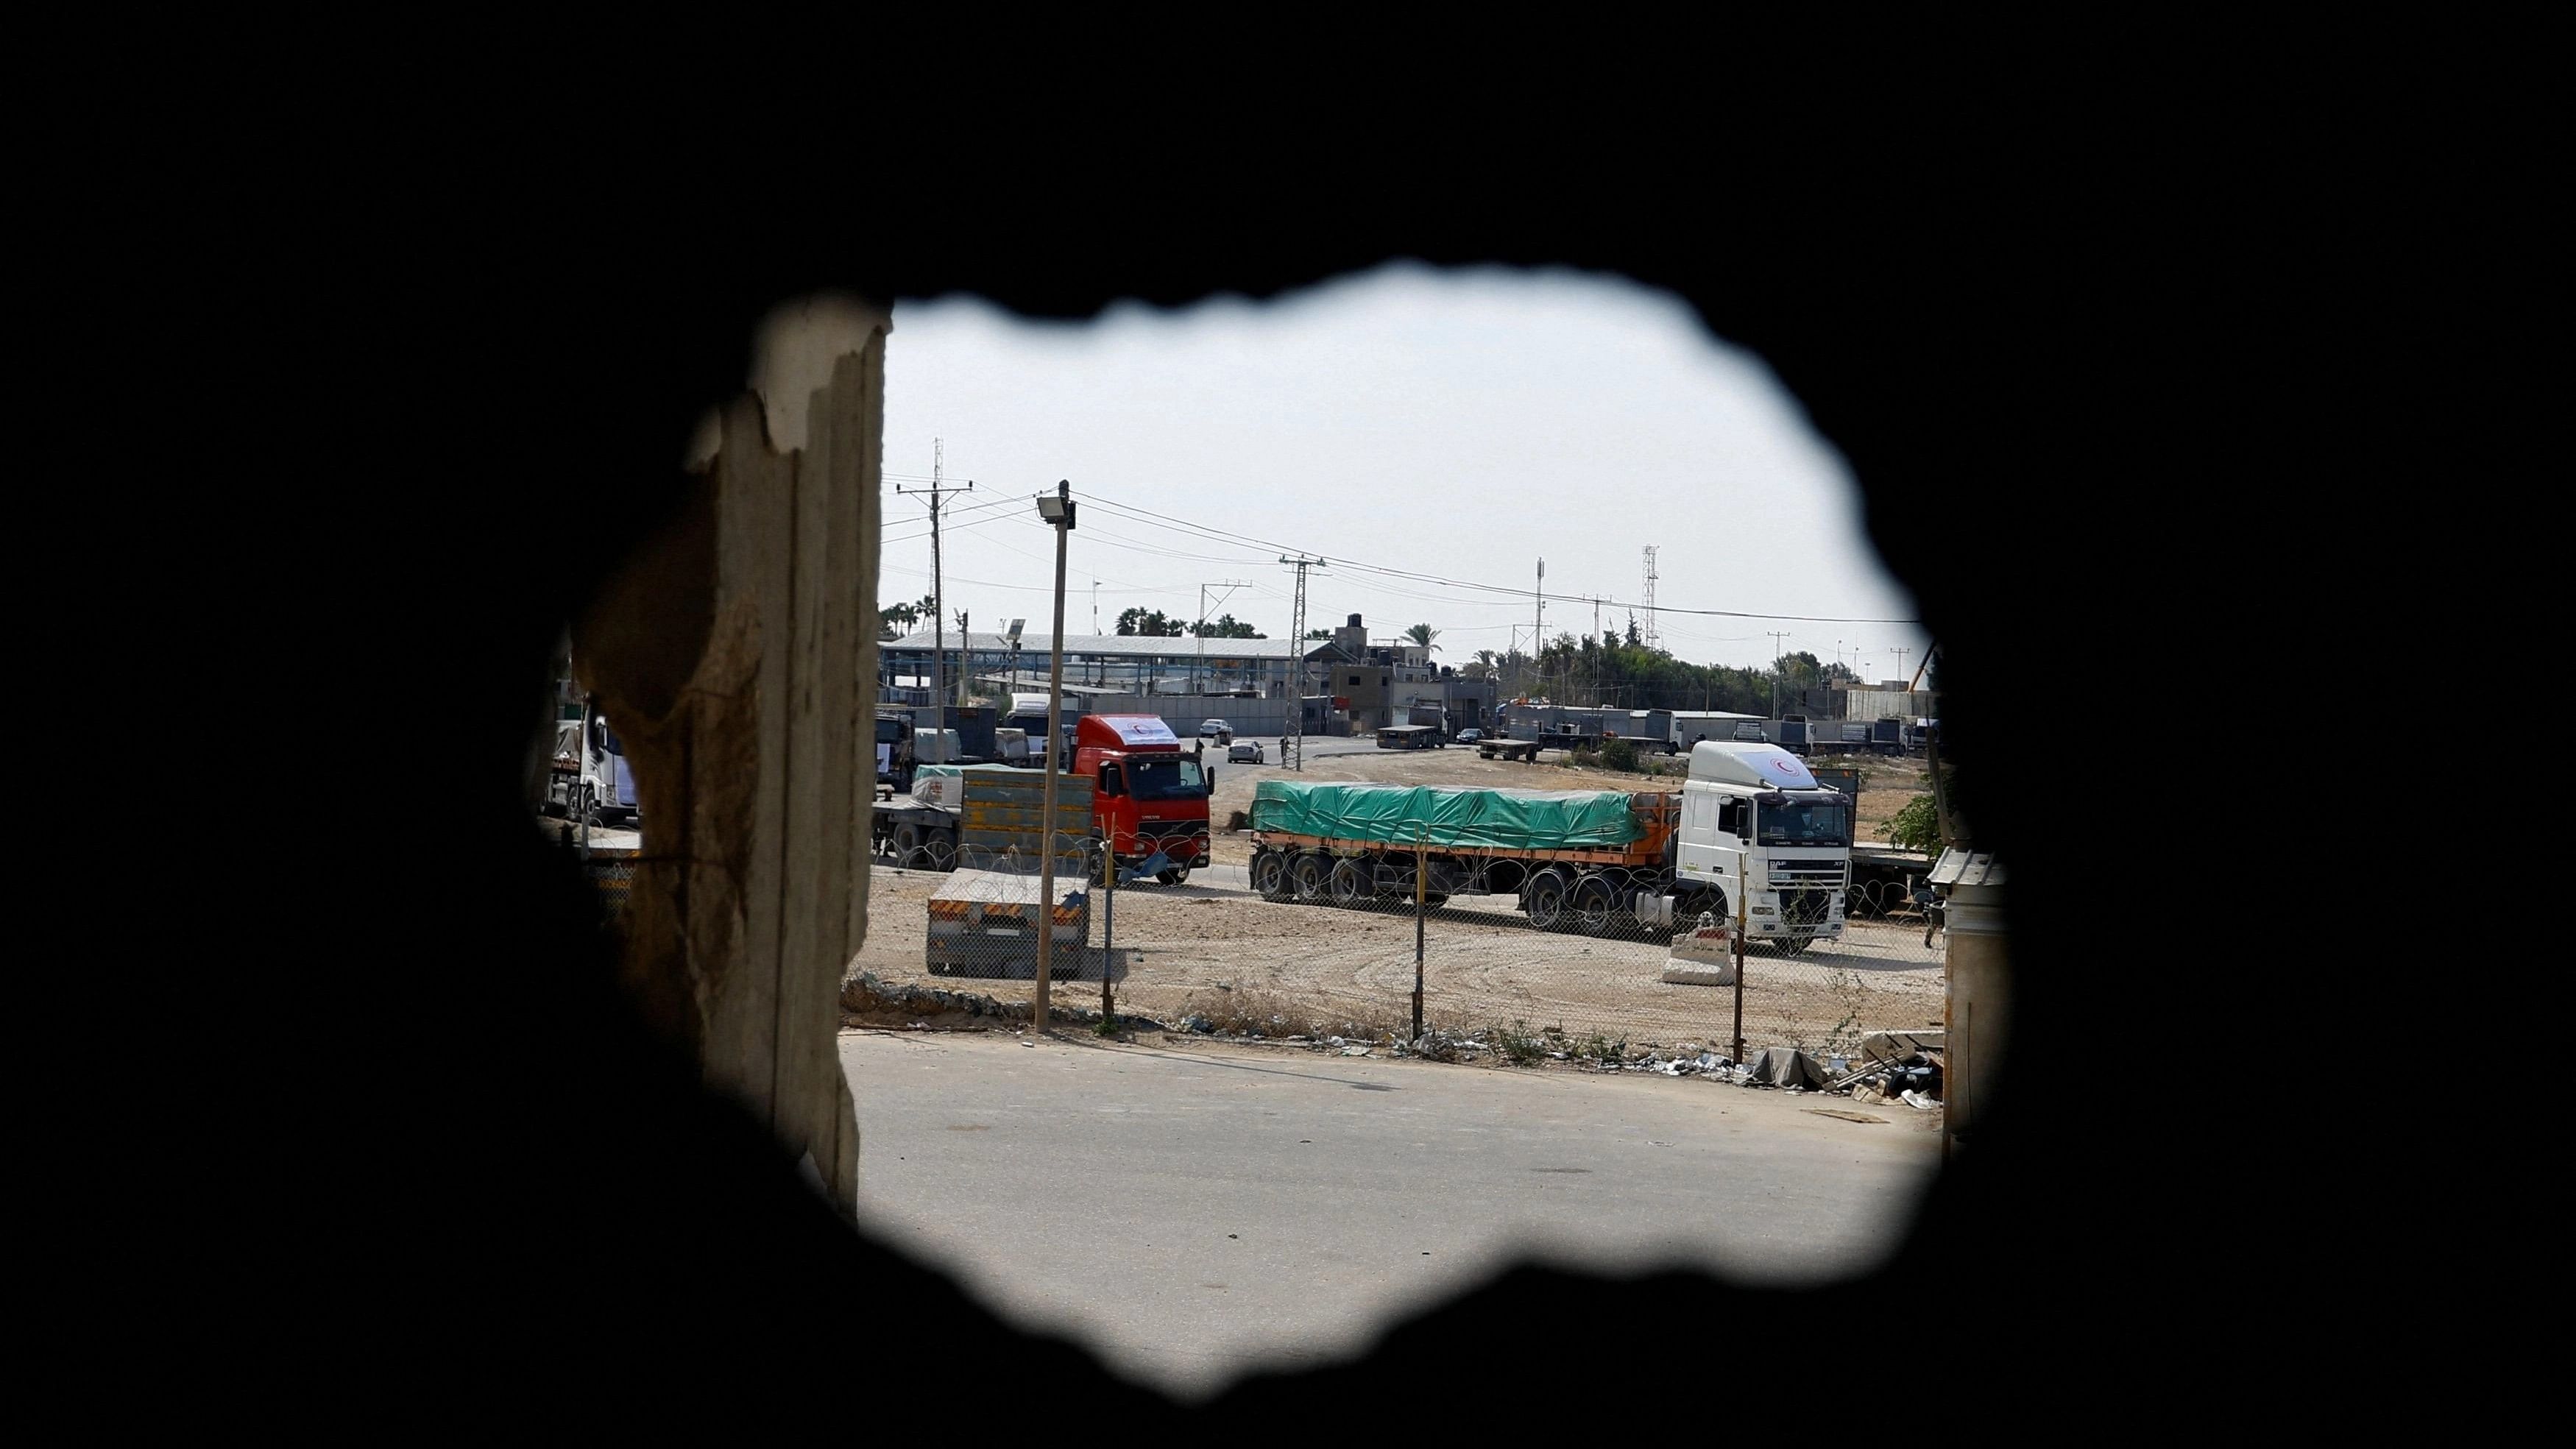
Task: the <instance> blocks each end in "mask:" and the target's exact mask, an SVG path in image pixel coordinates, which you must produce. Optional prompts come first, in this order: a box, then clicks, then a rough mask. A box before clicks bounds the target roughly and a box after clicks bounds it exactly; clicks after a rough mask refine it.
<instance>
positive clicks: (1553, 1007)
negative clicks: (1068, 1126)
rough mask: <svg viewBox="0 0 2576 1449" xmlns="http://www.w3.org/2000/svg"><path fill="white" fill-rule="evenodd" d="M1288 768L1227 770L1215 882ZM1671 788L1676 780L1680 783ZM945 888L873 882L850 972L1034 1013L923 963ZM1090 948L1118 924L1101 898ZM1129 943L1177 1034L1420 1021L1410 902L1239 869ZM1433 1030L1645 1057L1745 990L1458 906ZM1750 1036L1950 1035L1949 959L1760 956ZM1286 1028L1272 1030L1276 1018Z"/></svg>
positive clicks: (1133, 1003)
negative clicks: (1377, 902)
mask: <svg viewBox="0 0 2576 1449" xmlns="http://www.w3.org/2000/svg"><path fill="white" fill-rule="evenodd" d="M1864 768H1866V769H1868V770H1870V771H1871V775H1870V778H1869V779H1868V781H1867V782H1866V783H1865V785H1864V787H1863V791H1862V794H1861V799H1860V819H1861V823H1862V831H1861V833H1862V838H1863V839H1871V838H1874V835H1875V826H1876V825H1877V823H1878V822H1880V821H1882V820H1885V819H1886V818H1887V817H1889V816H1891V815H1893V814H1894V813H1895V812H1896V811H1897V810H1898V809H1900V808H1902V807H1903V805H1904V804H1905V802H1906V801H1907V800H1908V799H1910V798H1911V797H1912V795H1913V794H1914V793H1915V792H1914V789H1913V788H1911V787H1912V786H1914V785H1915V784H1917V783H1919V782H1920V780H1921V779H1922V767H1921V764H1920V762H1917V761H1911V760H1870V761H1867V762H1864ZM1281 773H1282V772H1281V771H1280V770H1279V769H1278V767H1277V766H1276V765H1275V764H1272V765H1266V766H1251V765H1220V766H1219V767H1218V775H1217V794H1216V798H1215V800H1214V801H1212V802H1211V814H1212V818H1213V820H1214V821H1215V822H1216V824H1217V825H1218V827H1219V829H1218V832H1217V833H1216V834H1215V835H1214V837H1213V839H1212V841H1211V846H1210V853H1211V855H1212V856H1213V857H1214V859H1215V862H1216V864H1217V865H1218V866H1219V867H1226V866H1233V867H1238V868H1239V867H1242V866H1244V865H1246V864H1248V863H1249V861H1250V859H1251V853H1252V840H1251V837H1250V836H1249V835H1248V834H1241V833H1231V834H1230V833H1227V832H1225V831H1224V830H1223V828H1222V827H1223V825H1224V822H1225V820H1226V819H1227V818H1228V816H1229V814H1230V813H1231V812H1233V811H1236V810H1245V809H1248V808H1249V807H1250V805H1251V803H1252V794H1253V789H1254V787H1255V785H1256V784H1257V783H1258V782H1259V781H1260V780H1262V779H1266V778H1276V777H1278V776H1280V774H1281ZM1303 778H1306V779H1313V780H1387V781H1398V782H1403V783H1412V784H1444V785H1514V786H1524V787H1528V788H1533V789H1649V788H1654V787H1655V785H1656V783H1657V781H1656V780H1655V779H1654V778H1653V777H1648V776H1643V775H1626V774H1618V773H1613V772H1608V771H1600V770H1580V769H1574V768H1570V767H1566V766H1562V765H1557V764H1553V763H1549V764H1540V765H1523V764H1513V763H1506V762H1503V761H1498V760H1485V759H1480V758H1478V757H1477V754H1476V752H1475V751H1474V750H1473V749H1472V748H1461V747H1455V746H1453V747H1451V748H1449V749H1446V750H1426V751H1383V752H1379V751H1366V752H1361V753H1357V754H1351V755H1338V756H1328V757H1319V758H1312V759H1310V760H1309V762H1308V768H1307V769H1306V770H1305V771H1304V772H1303ZM1665 778H1666V779H1667V780H1669V782H1670V783H1671V784H1673V785H1675V786H1678V784H1679V778H1678V776H1671V777H1665ZM944 879H945V877H944V876H940V875H936V874H933V873H929V872H922V871H906V870H896V869H893V868H891V867H888V866H886V865H884V864H883V863H882V862H880V863H878V865H877V867H876V868H875V869H874V870H873V871H872V872H871V888H870V895H869V912H868V915H869V925H868V941H867V945H866V947H865V948H864V949H863V950H862V951H861V952H860V953H859V956H858V957H857V958H856V961H855V963H854V964H856V965H859V966H861V967H864V968H865V969H867V970H869V971H872V972H874V973H876V974H877V975H878V976H880V977H883V978H885V979H888V980H892V981H907V982H914V983H919V984H938V985H945V986H954V987H959V988H962V989H967V990H973V991H978V992H984V993H987V994H990V995H992V996H995V997H997V998H1002V999H1006V1000H1010V999H1023V1000H1024V999H1026V997H1027V996H1028V995H1029V993H1030V992H1031V990H1032V989H1033V988H1032V987H1031V986H1030V984H1029V983H1027V982H1025V981H1012V980H1000V979H987V978H976V979H960V978H952V977H936V978H934V977H932V976H931V975H930V974H929V972H928V969H927V967H926V966H925V965H924V964H923V955H924V949H925V944H926V936H927V919H928V918H927V910H926V905H927V902H928V900H929V897H930V894H931V892H932V891H934V890H936V889H937V888H938V885H939V884H940V882H941V881H942V880H944ZM1094 901H1095V904H1094V915H1093V925H1092V941H1093V943H1094V944H1095V945H1096V944H1098V943H1099V941H1100V939H1101V933H1102V929H1103V927H1104V925H1106V924H1108V923H1107V922H1106V921H1105V920H1104V915H1105V912H1103V910H1102V909H1101V906H1100V904H1099V898H1098V897H1097V896H1095V897H1094ZM1114 934H1115V941H1114V944H1115V946H1116V947H1117V948H1118V950H1119V952H1120V954H1121V957H1122V962H1123V964H1122V968H1121V971H1120V976H1119V979H1118V980H1116V981H1115V983H1114V984H1115V986H1116V992H1117V1000H1118V1003H1119V1005H1120V1008H1121V1009H1122V1010H1125V1011H1131V1012H1141V1013H1144V1014H1147V1015H1150V1016H1153V1017H1156V1018H1158V1019H1160V1020H1163V1021H1166V1022H1172V1021H1177V1020H1178V1019H1179V1018H1180V1017H1182V1016H1184V1015H1187V1014H1190V1013H1193V1012H1196V1013H1199V1014H1202V1015H1206V1016H1208V1017H1210V1018H1212V1019H1214V1020H1217V1021H1219V1022H1220V1023H1226V1024H1257V1023H1263V1022H1269V1023H1271V1024H1272V1025H1273V1026H1275V1027H1276V1030H1275V1031H1273V1032H1272V1034H1273V1035H1287V1034H1290V1033H1292V1032H1296V1031H1307V1032H1310V1033H1317V1034H1321V1033H1338V1034H1343V1035H1374V1034H1377V1033H1379V1032H1382V1031H1387V1030H1392V1029H1396V1028H1399V1027H1402V1026H1405V1025H1408V1024H1409V1020H1410V1017H1411V1012H1412V992H1413V983H1414V936H1415V930H1414V921H1413V915H1412V910H1411V907H1410V905H1403V906H1401V907H1394V908H1390V909H1384V910H1356V911H1346V910H1335V909H1332V908H1329V907H1324V906H1298V905H1292V904H1285V903H1273V902H1267V901H1263V900H1262V899H1260V898H1259V897H1258V896H1257V895H1255V894H1253V893H1252V892H1251V891H1249V890H1248V889H1246V888H1245V887H1244V885H1243V884H1242V883H1241V877H1240V875H1239V873H1238V872H1236V871H1227V870H1222V869H1220V870H1218V871H1216V872H1214V873H1212V874H1210V875H1203V876H1201V877H1199V878H1197V879H1193V880H1192V881H1191V882H1190V883H1189V884H1187V885H1183V886H1178V887H1164V886H1152V885H1146V886H1137V887H1131V888H1129V889H1126V890H1122V891H1120V892H1119V893H1118V897H1117V905H1116V919H1115V926H1114ZM1423 938H1424V941H1423V968H1422V969H1423V980H1424V1015H1425V1020H1426V1022H1427V1023H1429V1024H1437V1025H1444V1026H1450V1027H1453V1028H1478V1029H1484V1028H1491V1027H1494V1026H1510V1025H1512V1024H1514V1023H1516V1022H1517V1023H1525V1024H1526V1025H1527V1026H1528V1028H1529V1029H1531V1030H1534V1031H1535V1030H1539V1029H1542V1028H1546V1027H1551V1026H1556V1027H1562V1028H1564V1029H1565V1030H1566V1031H1568V1032H1570V1033H1573V1034H1576V1035H1577V1036H1585V1035H1590V1034H1593V1033H1599V1034H1601V1035H1603V1036H1605V1037H1608V1038H1611V1039H1614V1040H1616V1039H1626V1040H1628V1041H1630V1042H1632V1043H1634V1044H1636V1045H1639V1046H1644V1045H1658V1046H1671V1045H1675V1044H1678V1043H1681V1042H1685V1041H1687V1042H1697V1043H1701V1044H1706V1045H1715V1046H1717V1047H1719V1049H1721V1050H1723V1049H1724V1047H1725V1046H1726V1045H1727V1044H1729V1043H1730V1042H1731V1039H1732V1029H1733V1012H1734V1002H1735V992H1734V991H1733V990H1732V989H1730V988H1723V987H1709V986H1684V985H1674V984H1670V983H1667V982H1664V981H1662V980H1661V979H1660V976H1661V973H1662V970H1663V967H1664V964H1665V960H1666V947H1665V945H1664V944H1663V943H1662V942H1661V941H1660V940H1620V939H1595V938H1589V937H1583V936H1573V935H1559V934H1553V933H1548V932H1542V931H1539V930H1537V929H1535V928H1533V927H1531V926H1530V925H1529V923H1528V922H1527V921H1526V920H1525V919H1523V918H1522V917H1521V916H1520V915H1519V914H1518V912H1517V911H1514V910H1513V909H1512V908H1511V903H1510V900H1509V898H1508V897H1502V898H1491V897H1487V898H1475V897H1461V898H1459V899H1457V900H1456V901H1453V902H1452V903H1451V904H1450V905H1448V906H1445V907H1442V908H1440V909H1437V910H1434V911H1432V912H1430V913H1429V914H1428V916H1427V917H1426V919H1425V922H1424V928H1423ZM1088 975H1089V979H1088V980H1087V981H1077V982H1073V983H1067V984H1066V985H1065V986H1064V987H1063V989H1062V991H1060V993H1059V998H1058V999H1060V1000H1067V999H1070V1000H1079V1001H1081V1002H1083V1003H1086V1004H1096V1003H1097V999H1098V993H1099V980H1098V972H1097V970H1096V969H1095V970H1093V971H1091V972H1090V973H1088ZM1745 981H1746V986H1745V991H1744V1032H1745V1040H1746V1045H1747V1046H1748V1047H1749V1048H1758V1047H1761V1046H1767V1045H1775V1044H1787V1045H1798V1046H1806V1047H1810V1048H1814V1049H1818V1050H1828V1051H1830V1050H1837V1049H1840V1050H1848V1049H1850V1048H1851V1047H1852V1046H1853V1045H1854V1044H1855V1043H1856V1042H1857V1040H1858V1037H1859V1036H1860V1035H1861V1034H1862V1033H1865V1032H1869V1031H1876V1030H1883V1029H1906V1028H1921V1027H1925V1026H1929V1025H1937V1024H1938V1023H1939V1019H1940V1016H1941V1003H1942V991H1943V978H1942V970H1941V954H1940V951H1939V949H1938V948H1937V947H1933V948H1926V947H1925V946H1924V945H1923V943H1922V937H1921V933H1920V931H1919V930H1911V931H1909V930H1907V929H1905V928H1903V927H1899V926H1890V925H1881V924H1876V923H1869V922H1860V923H1854V924H1853V925H1852V926H1850V927H1849V928H1848V930H1847V935H1846V938H1845V939H1844V940H1843V941H1840V942H1835V943H1827V944H1821V945H1819V946H1817V947H1814V948H1812V949H1810V950H1809V951H1807V952H1806V953H1804V954H1802V955H1799V956H1796V957H1789V956H1784V955H1781V954H1778V953H1777V952H1776V951H1774V950H1773V949H1772V948H1770V947H1768V946H1756V947H1755V948H1753V950H1752V951H1751V952H1750V953H1749V955H1748V956H1747V959H1746V973H1745ZM1274 1018H1275V1020H1274Z"/></svg>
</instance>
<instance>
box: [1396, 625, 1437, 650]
mask: <svg viewBox="0 0 2576 1449" xmlns="http://www.w3.org/2000/svg"><path fill="white" fill-rule="evenodd" d="M1404 637H1405V638H1407V639H1410V640H1412V641H1413V642H1414V643H1416V644H1419V645H1421V646H1422V652H1423V653H1425V654H1429V653H1431V652H1432V651H1433V650H1436V649H1438V648H1439V647H1440V646H1439V645H1437V644H1434V643H1432V642H1431V641H1432V640H1434V639H1437V638H1439V637H1440V631H1439V630H1437V629H1434V628H1432V627H1431V626H1430V625H1428V624H1416V625H1414V626H1413V627H1412V628H1410V629H1407V630H1405V631H1404Z"/></svg>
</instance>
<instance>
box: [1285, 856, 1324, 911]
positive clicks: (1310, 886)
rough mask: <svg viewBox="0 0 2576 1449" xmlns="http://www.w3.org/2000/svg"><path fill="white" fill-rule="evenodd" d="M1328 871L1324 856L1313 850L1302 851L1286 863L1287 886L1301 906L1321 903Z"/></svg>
mask: <svg viewBox="0 0 2576 1449" xmlns="http://www.w3.org/2000/svg"><path fill="white" fill-rule="evenodd" d="M1327 874H1328V872H1327V871H1326V869H1325V865H1324V857H1323V856H1321V855H1318V854H1316V853H1314V852H1313V851H1306V852H1302V853H1300V854H1299V855H1298V857H1297V858H1296V859H1295V860H1293V861H1290V862H1289V863H1288V886H1289V889H1290V890H1291V891H1292V892H1293V893H1294V894H1295V895H1296V897H1297V904H1299V905H1301V906H1313V905H1321V904H1322V903H1323V900H1324V882H1325V879H1326V878H1327Z"/></svg>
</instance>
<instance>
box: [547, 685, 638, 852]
mask: <svg viewBox="0 0 2576 1449" xmlns="http://www.w3.org/2000/svg"><path fill="white" fill-rule="evenodd" d="M549 781H550V783H549V785H548V788H547V792H546V793H547V805H548V807H549V808H548V810H547V812H546V813H548V814H550V815H560V816H562V817H564V818H566V819H572V820H587V821H588V822H589V823H591V824H593V825H614V824H625V823H631V822H633V821H634V820H635V819H636V817H637V814H638V810H637V802H636V798H635V771H634V767H633V766H630V765H629V764H627V763H626V746H625V745H624V744H623V743H621V742H620V741H619V740H618V738H617V732H616V731H615V730H612V729H610V728H609V727H608V721H607V720H606V719H605V718H603V717H602V716H601V715H600V714H599V712H598V711H597V710H591V709H586V710H584V711H583V712H582V717H581V718H580V719H568V720H559V721H557V722H556V724H555V749H554V768H553V770H552V771H551V773H550V777H549Z"/></svg>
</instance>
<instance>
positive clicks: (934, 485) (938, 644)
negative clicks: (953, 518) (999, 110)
mask: <svg viewBox="0 0 2576 1449" xmlns="http://www.w3.org/2000/svg"><path fill="white" fill-rule="evenodd" d="M945 446H946V445H945V444H944V442H943V441H942V440H941V439H938V438H933V439H931V440H930V486H929V487H927V488H906V487H903V486H902V485H900V484H898V485H896V487H895V490H894V491H895V492H897V493H910V494H920V495H925V496H927V497H928V498H929V499H930V698H931V700H932V702H933V703H934V704H938V705H945V704H946V703H947V702H948V619H947V615H946V614H945V613H944V612H942V611H943V610H944V609H945V608H946V606H947V596H946V594H945V593H944V592H943V591H942V589H941V585H940V560H939V507H940V505H941V504H942V503H944V502H945V501H946V500H947V495H948V494H951V493H972V492H974V491H975V480H974V479H972V478H969V479H967V480H966V486H965V487H963V488H949V487H945V486H943V485H942V484H941V482H940V464H941V460H942V454H943V451H944V449H945Z"/></svg>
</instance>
